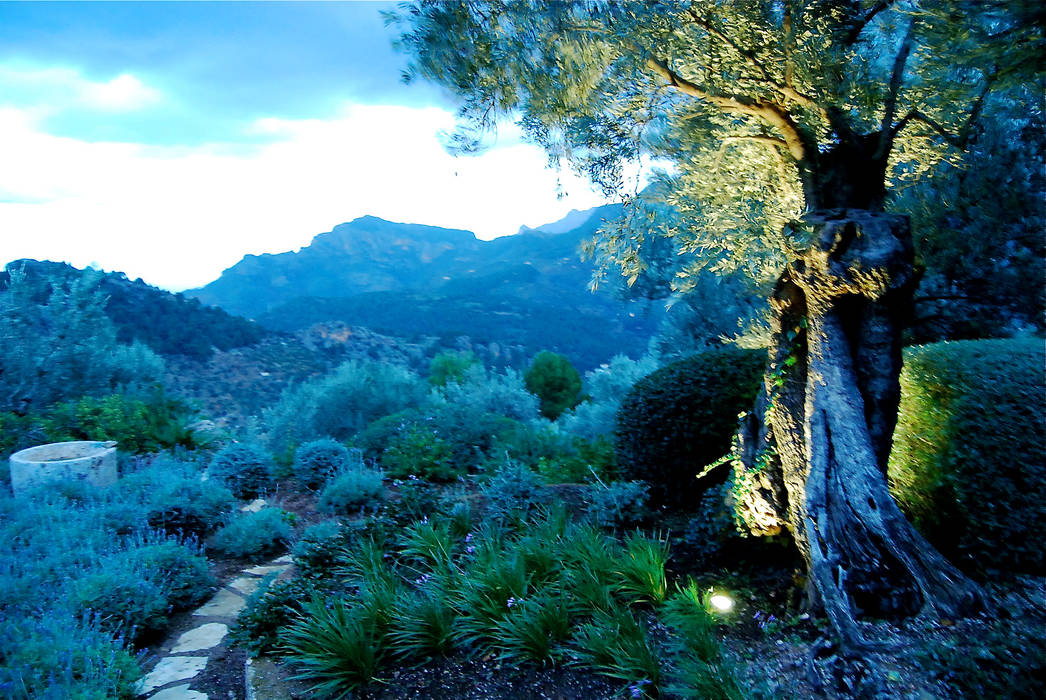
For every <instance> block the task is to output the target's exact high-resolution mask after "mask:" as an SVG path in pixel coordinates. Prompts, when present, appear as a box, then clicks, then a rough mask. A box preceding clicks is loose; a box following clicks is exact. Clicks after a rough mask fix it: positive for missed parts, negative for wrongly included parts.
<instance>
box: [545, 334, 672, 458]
mask: <svg viewBox="0 0 1046 700" xmlns="http://www.w3.org/2000/svg"><path fill="white" fill-rule="evenodd" d="M656 369H657V362H655V361H654V359H653V358H651V357H649V356H648V357H644V358H643V359H641V360H630V359H629V358H627V357H625V356H624V355H615V356H614V358H613V359H612V360H610V362H609V363H608V364H606V365H603V366H601V367H598V368H596V369H594V370H592V371H591V372H586V373H585V380H584V389H585V393H586V395H587V397H588V398H587V399H586V400H585V401H583V402H581V403H580V404H578V405H577V406H575V407H574V408H573V409H571V410H569V411H566V412H565V413H563V415H561V416H560V417H559V418H557V419H556V423H557V424H559V426H560V427H561V428H563V430H565V431H567V432H568V433H572V434H574V435H578V436H580V437H583V438H586V439H588V440H595V439H597V438H602V437H610V436H612V435H613V433H614V427H615V426H616V425H617V412H618V409H619V408H620V407H621V399H623V398H624V397H625V395H627V394H628V391H629V390H630V389H631V388H632V387H633V386H634V385H635V383H636V382H637V381H639V380H640V379H642V378H643V377H645V376H647V375H648V374H650V373H651V372H653V371H654V370H656Z"/></svg>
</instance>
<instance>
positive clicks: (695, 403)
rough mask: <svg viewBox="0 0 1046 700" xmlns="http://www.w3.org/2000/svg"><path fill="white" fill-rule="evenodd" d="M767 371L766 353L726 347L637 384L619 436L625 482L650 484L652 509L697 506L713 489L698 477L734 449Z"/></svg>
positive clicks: (622, 412)
mask: <svg viewBox="0 0 1046 700" xmlns="http://www.w3.org/2000/svg"><path fill="white" fill-rule="evenodd" d="M765 364H766V351H765V350H743V349H741V348H736V347H733V346H723V347H722V348H716V349H715V350H708V351H705V352H702V353H698V354H697V355H693V356H691V357H688V358H685V359H683V360H679V361H677V362H673V363H672V364H670V365H666V366H665V367H662V368H661V369H659V370H657V371H656V372H654V373H653V374H650V375H648V376H646V377H644V378H643V379H640V380H639V381H638V382H636V384H635V385H634V386H633V387H632V390H631V391H630V392H629V393H628V395H627V396H626V397H625V399H624V400H623V401H622V402H621V408H620V409H619V410H618V414H617V429H616V430H615V432H614V450H615V452H616V453H617V462H618V469H619V470H620V472H621V478H622V479H625V480H641V481H645V482H647V483H648V484H649V486H650V498H651V501H652V503H654V504H658V505H673V506H682V505H687V504H690V505H693V506H694V507H696V506H697V501H698V498H699V497H700V495H701V493H702V492H703V491H704V490H705V489H706V488H707V487H708V486H711V485H712V483H711V482H710V483H708V484H707V485H706V484H704V483H701V482H699V481H698V479H697V478H696V475H697V473H698V472H700V471H701V469H702V468H703V467H705V466H706V465H708V464H711V463H712V462H714V461H715V460H717V459H719V458H720V457H722V456H723V455H724V454H726V453H727V452H728V451H729V450H730V444H731V438H732V436H733V434H734V433H735V432H736V431H737V416H738V414H739V413H741V412H743V411H748V410H751V408H752V406H753V403H754V401H755V396H756V393H757V392H758V390H759V387H760V385H761V379H762V375H763V368H764V365H765Z"/></svg>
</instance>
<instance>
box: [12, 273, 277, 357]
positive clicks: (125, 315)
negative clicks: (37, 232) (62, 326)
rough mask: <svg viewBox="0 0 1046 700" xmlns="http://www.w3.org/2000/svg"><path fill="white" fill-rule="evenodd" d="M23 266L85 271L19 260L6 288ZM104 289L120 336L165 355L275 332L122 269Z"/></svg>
mask: <svg viewBox="0 0 1046 700" xmlns="http://www.w3.org/2000/svg"><path fill="white" fill-rule="evenodd" d="M21 269H24V270H25V273H26V276H27V278H28V279H29V280H30V281H34V280H36V281H39V282H43V281H45V280H46V281H49V282H51V283H56V284H59V285H62V286H68V285H69V284H70V283H71V282H72V281H73V280H74V279H76V278H78V277H79V276H81V275H83V274H84V273H85V271H84V270H79V269H77V268H75V267H73V266H72V265H67V264H65V263H56V262H51V261H46V260H45V261H37V260H15V261H14V262H10V263H8V264H7V265H6V266H5V267H4V270H3V272H0V292H2V291H3V290H5V289H7V285H8V283H9V281H10V272H11V271H12V270H21ZM95 274H102V273H95ZM98 288H99V290H100V291H101V293H102V294H103V295H104V296H105V297H106V298H107V301H106V305H105V312H106V315H107V316H108V317H109V318H110V319H111V320H112V322H113V325H115V326H116V330H117V337H118V339H119V340H120V341H121V342H125V343H129V342H132V341H134V340H138V341H140V342H142V343H144V344H146V345H148V346H149V347H150V348H152V349H153V350H154V351H156V352H157V353H159V354H161V355H167V356H172V355H185V356H189V357H199V358H206V357H209V356H210V355H211V353H212V352H213V350H214V349H215V348H217V349H219V350H231V349H233V348H238V347H244V346H248V345H254V344H256V343H258V342H259V341H260V340H261V339H262V338H264V337H265V336H267V335H270V334H271V333H270V331H268V330H266V329H265V328H263V327H261V326H260V325H258V324H257V323H254V322H253V321H248V320H246V319H243V318H238V317H236V316H232V315H230V314H229V313H227V312H226V311H224V310H222V309H219V308H216V307H213V306H204V305H203V304H201V303H200V301H199V300H198V299H189V298H186V297H184V296H183V295H181V294H172V293H170V292H167V291H164V290H162V289H157V288H156V287H151V286H149V285H147V284H146V283H145V282H143V281H142V280H140V279H138V280H134V281H132V280H130V279H128V278H127V276H126V275H125V274H123V273H122V272H109V273H104V274H102V277H101V279H100V280H99V283H98Z"/></svg>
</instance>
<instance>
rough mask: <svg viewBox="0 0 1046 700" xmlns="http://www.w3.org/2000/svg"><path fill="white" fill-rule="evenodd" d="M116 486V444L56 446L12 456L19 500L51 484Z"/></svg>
mask: <svg viewBox="0 0 1046 700" xmlns="http://www.w3.org/2000/svg"><path fill="white" fill-rule="evenodd" d="M63 480H71V481H86V482H88V483H90V484H93V485H95V486H109V485H110V484H115V483H116V443H115V442H94V441H80V442H53V443H51V444H49V445H39V446H37V447H30V448H28V449H25V450H22V451H21V452H15V453H14V454H13V455H11V489H12V491H14V494H15V495H16V496H17V495H19V494H20V493H25V492H26V491H29V490H30V489H32V488H33V487H36V486H39V485H41V484H46V483H48V482H52V481H63Z"/></svg>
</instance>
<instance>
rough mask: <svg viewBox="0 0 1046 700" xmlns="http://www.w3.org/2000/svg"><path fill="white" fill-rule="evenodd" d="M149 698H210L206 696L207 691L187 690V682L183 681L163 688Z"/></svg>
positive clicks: (184, 699) (176, 699)
mask: <svg viewBox="0 0 1046 700" xmlns="http://www.w3.org/2000/svg"><path fill="white" fill-rule="evenodd" d="M149 700H210V698H208V697H207V693H201V692H200V691H198V690H189V684H188V683H185V684H184V685H176V686H173V687H171V688H164V689H163V690H161V691H160V692H158V693H156V694H155V695H153V696H152V697H151V698H150V699H149Z"/></svg>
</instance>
